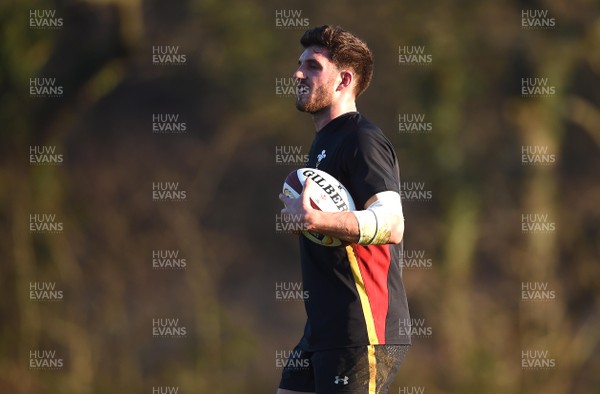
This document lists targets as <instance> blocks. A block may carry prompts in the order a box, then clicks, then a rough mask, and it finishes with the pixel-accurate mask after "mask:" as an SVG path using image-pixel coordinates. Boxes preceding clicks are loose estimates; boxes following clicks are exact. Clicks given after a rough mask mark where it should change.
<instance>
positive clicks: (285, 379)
mask: <svg viewBox="0 0 600 394" xmlns="http://www.w3.org/2000/svg"><path fill="white" fill-rule="evenodd" d="M409 346H410V345H368V346H360V347H350V348H340V349H331V350H322V351H316V352H305V351H302V350H301V349H299V348H298V346H297V347H296V348H295V349H294V351H293V352H291V355H290V357H289V358H288V359H287V361H286V363H285V366H284V368H283V372H282V373H281V383H279V388H281V389H286V390H292V391H308V392H316V393H317V394H334V393H354V394H375V393H376V394H380V393H381V394H385V393H387V392H388V388H389V386H390V384H391V383H392V382H393V381H394V378H395V377H396V374H397V373H398V369H399V368H400V364H401V363H402V360H404V357H405V356H406V353H407V352H408V348H409Z"/></svg>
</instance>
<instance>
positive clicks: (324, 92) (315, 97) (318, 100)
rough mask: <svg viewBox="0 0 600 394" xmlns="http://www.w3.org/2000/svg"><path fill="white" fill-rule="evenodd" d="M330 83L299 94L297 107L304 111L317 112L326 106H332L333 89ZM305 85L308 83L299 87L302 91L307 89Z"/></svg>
mask: <svg viewBox="0 0 600 394" xmlns="http://www.w3.org/2000/svg"><path fill="white" fill-rule="evenodd" d="M329 85H330V84H325V85H321V86H318V87H317V88H316V89H314V90H310V91H309V93H308V94H306V95H298V96H297V97H296V108H297V109H298V110H299V111H302V112H308V113H309V114H316V113H318V112H320V111H322V110H324V109H325V108H328V107H330V106H331V104H332V101H333V97H332V94H331V93H330V92H331V89H330V86H329ZM331 85H332V84H331ZM305 86H306V85H304V86H303V87H299V88H298V89H299V90H300V91H302V90H303V89H307V87H305Z"/></svg>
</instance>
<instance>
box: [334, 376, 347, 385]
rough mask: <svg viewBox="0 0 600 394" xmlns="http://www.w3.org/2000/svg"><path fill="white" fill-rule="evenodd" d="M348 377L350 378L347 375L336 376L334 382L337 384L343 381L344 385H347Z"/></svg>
mask: <svg viewBox="0 0 600 394" xmlns="http://www.w3.org/2000/svg"><path fill="white" fill-rule="evenodd" d="M348 379H350V378H349V377H347V376H344V377H343V378H340V377H339V376H336V377H335V381H334V382H333V383H335V384H340V383H343V384H344V386H345V385H347V384H348Z"/></svg>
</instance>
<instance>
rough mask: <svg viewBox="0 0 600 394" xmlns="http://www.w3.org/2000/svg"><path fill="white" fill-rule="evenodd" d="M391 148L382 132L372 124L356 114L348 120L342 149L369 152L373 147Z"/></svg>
mask: <svg viewBox="0 0 600 394" xmlns="http://www.w3.org/2000/svg"><path fill="white" fill-rule="evenodd" d="M376 146H379V147H383V146H385V147H386V148H391V143H390V141H389V140H388V139H387V137H386V136H385V135H384V134H383V131H382V130H381V129H380V128H379V127H377V125H375V124H374V123H373V122H371V121H370V120H369V119H367V118H366V117H364V116H363V115H361V114H359V113H356V114H354V115H352V116H351V117H350V118H349V119H348V123H347V129H346V137H345V139H344V147H345V148H346V149H352V150H354V149H358V150H370V149H372V148H373V147H376Z"/></svg>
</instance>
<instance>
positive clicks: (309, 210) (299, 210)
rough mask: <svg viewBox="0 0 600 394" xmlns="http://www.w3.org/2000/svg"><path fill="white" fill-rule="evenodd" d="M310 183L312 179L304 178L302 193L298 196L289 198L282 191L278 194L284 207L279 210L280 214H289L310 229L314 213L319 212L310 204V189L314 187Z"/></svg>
mask: <svg viewBox="0 0 600 394" xmlns="http://www.w3.org/2000/svg"><path fill="white" fill-rule="evenodd" d="M312 183H313V181H312V179H310V178H307V179H306V181H305V183H304V189H303V190H302V194H300V196H299V197H298V198H290V197H287V196H286V195H284V194H283V193H280V194H279V199H280V200H281V202H282V203H283V205H284V208H283V209H282V210H281V214H282V215H289V216H291V217H292V218H293V220H294V221H299V222H301V223H304V224H305V227H306V229H307V230H310V227H311V225H312V223H313V221H314V216H315V213H316V212H319V211H318V210H316V209H314V208H313V207H312V205H311V199H310V196H311V194H312V189H313V188H314V185H313V184H312Z"/></svg>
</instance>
